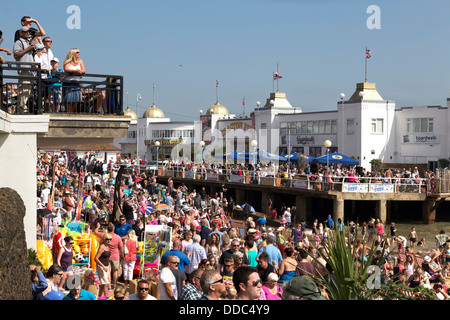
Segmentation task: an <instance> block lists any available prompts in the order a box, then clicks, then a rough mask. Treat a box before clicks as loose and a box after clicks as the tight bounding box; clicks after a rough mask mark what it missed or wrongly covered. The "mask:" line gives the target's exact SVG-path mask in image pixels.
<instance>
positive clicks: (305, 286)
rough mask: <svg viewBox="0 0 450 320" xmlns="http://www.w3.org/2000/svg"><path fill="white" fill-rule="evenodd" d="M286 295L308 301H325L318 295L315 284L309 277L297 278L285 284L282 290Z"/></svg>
mask: <svg viewBox="0 0 450 320" xmlns="http://www.w3.org/2000/svg"><path fill="white" fill-rule="evenodd" d="M284 290H285V291H286V292H287V293H289V294H292V295H294V296H297V297H300V298H306V299H310V300H326V299H325V297H324V296H322V295H321V294H320V291H319V289H318V288H317V285H316V283H315V282H314V280H312V279H311V278H310V277H307V276H297V277H294V278H292V279H291V280H289V281H288V282H287V285H286V287H285V289H284Z"/></svg>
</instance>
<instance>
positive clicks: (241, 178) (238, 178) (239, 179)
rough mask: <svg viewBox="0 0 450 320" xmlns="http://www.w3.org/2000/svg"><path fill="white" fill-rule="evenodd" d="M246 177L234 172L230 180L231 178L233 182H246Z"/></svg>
mask: <svg viewBox="0 0 450 320" xmlns="http://www.w3.org/2000/svg"><path fill="white" fill-rule="evenodd" d="M244 179H245V176H240V175H237V174H232V175H231V179H230V180H231V182H239V183H244Z"/></svg>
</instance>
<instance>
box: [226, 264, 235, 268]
mask: <svg viewBox="0 0 450 320" xmlns="http://www.w3.org/2000/svg"><path fill="white" fill-rule="evenodd" d="M232 266H233V265H232V264H224V267H225V268H228V267H232Z"/></svg>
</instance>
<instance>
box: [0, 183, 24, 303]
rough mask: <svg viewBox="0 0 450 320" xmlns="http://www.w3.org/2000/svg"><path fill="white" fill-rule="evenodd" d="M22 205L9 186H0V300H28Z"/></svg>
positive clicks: (17, 195) (16, 194)
mask: <svg viewBox="0 0 450 320" xmlns="http://www.w3.org/2000/svg"><path fill="white" fill-rule="evenodd" d="M25 212H26V210H25V205H24V202H23V200H22V198H21V197H20V196H19V194H18V193H17V192H16V191H15V190H13V189H11V188H0V300H30V299H32V294H31V280H30V271H29V266H28V256H27V255H28V251H27V243H26V239H25V226H24V222H23V220H24V217H25Z"/></svg>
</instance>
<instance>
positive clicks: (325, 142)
mask: <svg viewBox="0 0 450 320" xmlns="http://www.w3.org/2000/svg"><path fill="white" fill-rule="evenodd" d="M323 145H324V146H325V148H327V172H328V171H330V147H331V141H330V140H325V141H324V143H323Z"/></svg>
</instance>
